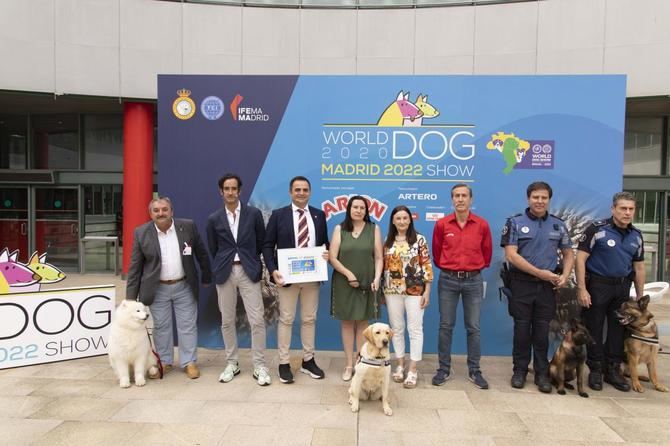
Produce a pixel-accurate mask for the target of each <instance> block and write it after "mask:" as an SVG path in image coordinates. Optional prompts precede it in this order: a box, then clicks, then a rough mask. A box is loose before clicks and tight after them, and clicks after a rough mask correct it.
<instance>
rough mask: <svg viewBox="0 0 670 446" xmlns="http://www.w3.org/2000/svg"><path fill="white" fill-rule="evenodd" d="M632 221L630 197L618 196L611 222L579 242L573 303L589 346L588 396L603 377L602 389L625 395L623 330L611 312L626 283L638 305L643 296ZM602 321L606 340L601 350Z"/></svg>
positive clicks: (639, 246)
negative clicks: (586, 331)
mask: <svg viewBox="0 0 670 446" xmlns="http://www.w3.org/2000/svg"><path fill="white" fill-rule="evenodd" d="M634 215H635V197H634V196H633V195H632V194H631V193H629V192H618V193H616V194H614V197H613V198H612V217H611V218H608V219H607V220H600V221H595V222H593V223H592V224H591V225H590V226H588V227H587V228H586V231H585V232H584V234H582V235H581V237H580V238H579V246H578V247H577V262H576V266H575V274H576V276H577V288H578V293H577V298H578V299H579V303H580V305H581V306H582V307H584V310H583V312H582V318H583V319H584V323H585V324H586V327H587V328H588V329H589V331H590V332H591V336H593V339H594V340H595V343H594V344H592V345H588V346H587V364H588V366H589V387H591V388H592V389H593V390H602V388H603V372H604V375H605V382H606V383H609V384H611V385H612V386H613V387H614V388H616V389H618V390H621V391H622V392H628V391H629V390H630V385H629V384H628V382H627V381H626V379H625V378H624V377H623V375H622V374H621V361H622V360H623V341H624V327H623V325H621V324H620V323H619V321H618V319H617V317H616V314H615V312H616V310H618V309H619V307H621V304H622V303H623V302H626V301H627V300H628V299H629V293H630V285H631V283H635V293H636V294H637V298H638V299H639V298H640V297H642V295H643V294H644V279H645V277H644V276H645V271H644V243H643V241H642V233H641V232H640V231H639V230H638V229H637V228H635V227H634V226H633V225H632V224H631V222H632V221H633V216H634ZM605 319H607V340H606V341H605V343H604V346H603V325H604V323H605ZM603 347H604V348H603Z"/></svg>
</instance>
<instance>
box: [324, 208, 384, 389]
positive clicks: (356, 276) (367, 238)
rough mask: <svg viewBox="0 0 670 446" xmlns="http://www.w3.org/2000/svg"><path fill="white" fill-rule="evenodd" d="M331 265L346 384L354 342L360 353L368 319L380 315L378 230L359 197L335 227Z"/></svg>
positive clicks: (332, 309)
mask: <svg viewBox="0 0 670 446" xmlns="http://www.w3.org/2000/svg"><path fill="white" fill-rule="evenodd" d="M330 263H331V264H332V265H333V268H334V271H333V281H332V286H331V306H330V313H331V316H333V317H334V318H335V319H339V320H340V321H342V326H341V331H342V344H343V345H344V354H345V355H346V364H345V368H344V372H343V373H342V379H343V380H344V381H349V380H350V379H351V377H352V375H353V370H354V342H355V343H356V349H357V351H360V350H361V347H362V346H363V341H364V339H363V331H364V330H365V329H366V328H367V326H368V320H369V319H372V318H376V317H377V316H378V313H379V301H378V299H377V295H378V291H379V282H380V279H381V275H382V269H383V267H384V259H383V250H382V235H381V231H380V230H379V227H378V226H376V225H375V224H374V223H372V222H371V221H370V212H369V210H368V202H367V200H366V199H365V198H363V197H361V196H360V195H356V196H353V197H351V198H350V199H349V202H348V203H347V215H346V216H345V217H344V221H343V222H342V224H340V225H337V226H335V231H334V232H333V237H332V240H331V242H330Z"/></svg>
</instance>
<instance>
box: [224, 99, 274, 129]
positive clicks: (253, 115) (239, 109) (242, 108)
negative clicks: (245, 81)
mask: <svg viewBox="0 0 670 446" xmlns="http://www.w3.org/2000/svg"><path fill="white" fill-rule="evenodd" d="M242 101H244V96H242V95H241V94H239V93H238V94H236V95H235V97H234V98H233V100H232V101H231V102H230V116H231V117H232V118H233V121H238V122H239V121H247V122H250V121H252V122H258V121H269V120H270V116H269V115H268V114H267V113H265V112H264V111H263V108H262V107H261V106H257V105H254V104H252V105H242Z"/></svg>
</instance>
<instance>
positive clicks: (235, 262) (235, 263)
mask: <svg viewBox="0 0 670 446" xmlns="http://www.w3.org/2000/svg"><path fill="white" fill-rule="evenodd" d="M241 264H242V262H241V261H239V260H233V265H241Z"/></svg>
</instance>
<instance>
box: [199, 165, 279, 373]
mask: <svg viewBox="0 0 670 446" xmlns="http://www.w3.org/2000/svg"><path fill="white" fill-rule="evenodd" d="M241 188H242V180H241V179H240V177H239V176H237V175H235V174H231V173H227V174H225V175H224V176H223V177H221V178H220V179H219V192H220V194H221V196H222V197H223V204H224V206H223V207H222V208H221V209H219V210H217V211H216V212H214V213H213V214H212V215H210V216H209V218H208V219H207V242H208V244H209V252H210V253H211V255H212V258H213V259H214V261H213V267H212V270H213V271H214V280H215V282H216V292H217V294H218V300H219V310H220V311H221V333H222V334H223V344H224V346H225V349H226V359H227V362H228V364H227V365H226V368H225V369H224V370H223V373H221V376H219V381H220V382H223V383H227V382H230V381H231V380H232V379H233V378H234V377H235V376H236V375H238V374H239V373H240V368H239V366H238V352H237V327H236V326H235V315H236V312H237V292H238V291H239V292H240V295H241V296H242V302H243V303H244V309H245V311H246V313H247V318H248V319H249V326H250V327H251V352H252V360H253V363H254V374H253V376H254V379H256V380H257V382H258V384H259V385H261V386H267V385H270V384H271V381H272V380H271V379H270V374H269V371H268V368H267V365H266V363H265V317H264V308H263V296H262V294H261V283H260V280H261V277H262V272H263V265H262V264H261V258H260V255H261V250H262V249H263V239H264V237H265V225H264V224H263V216H262V215H261V211H259V210H258V209H256V208H255V207H253V206H247V205H245V204H242V203H241V202H240V190H241Z"/></svg>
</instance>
